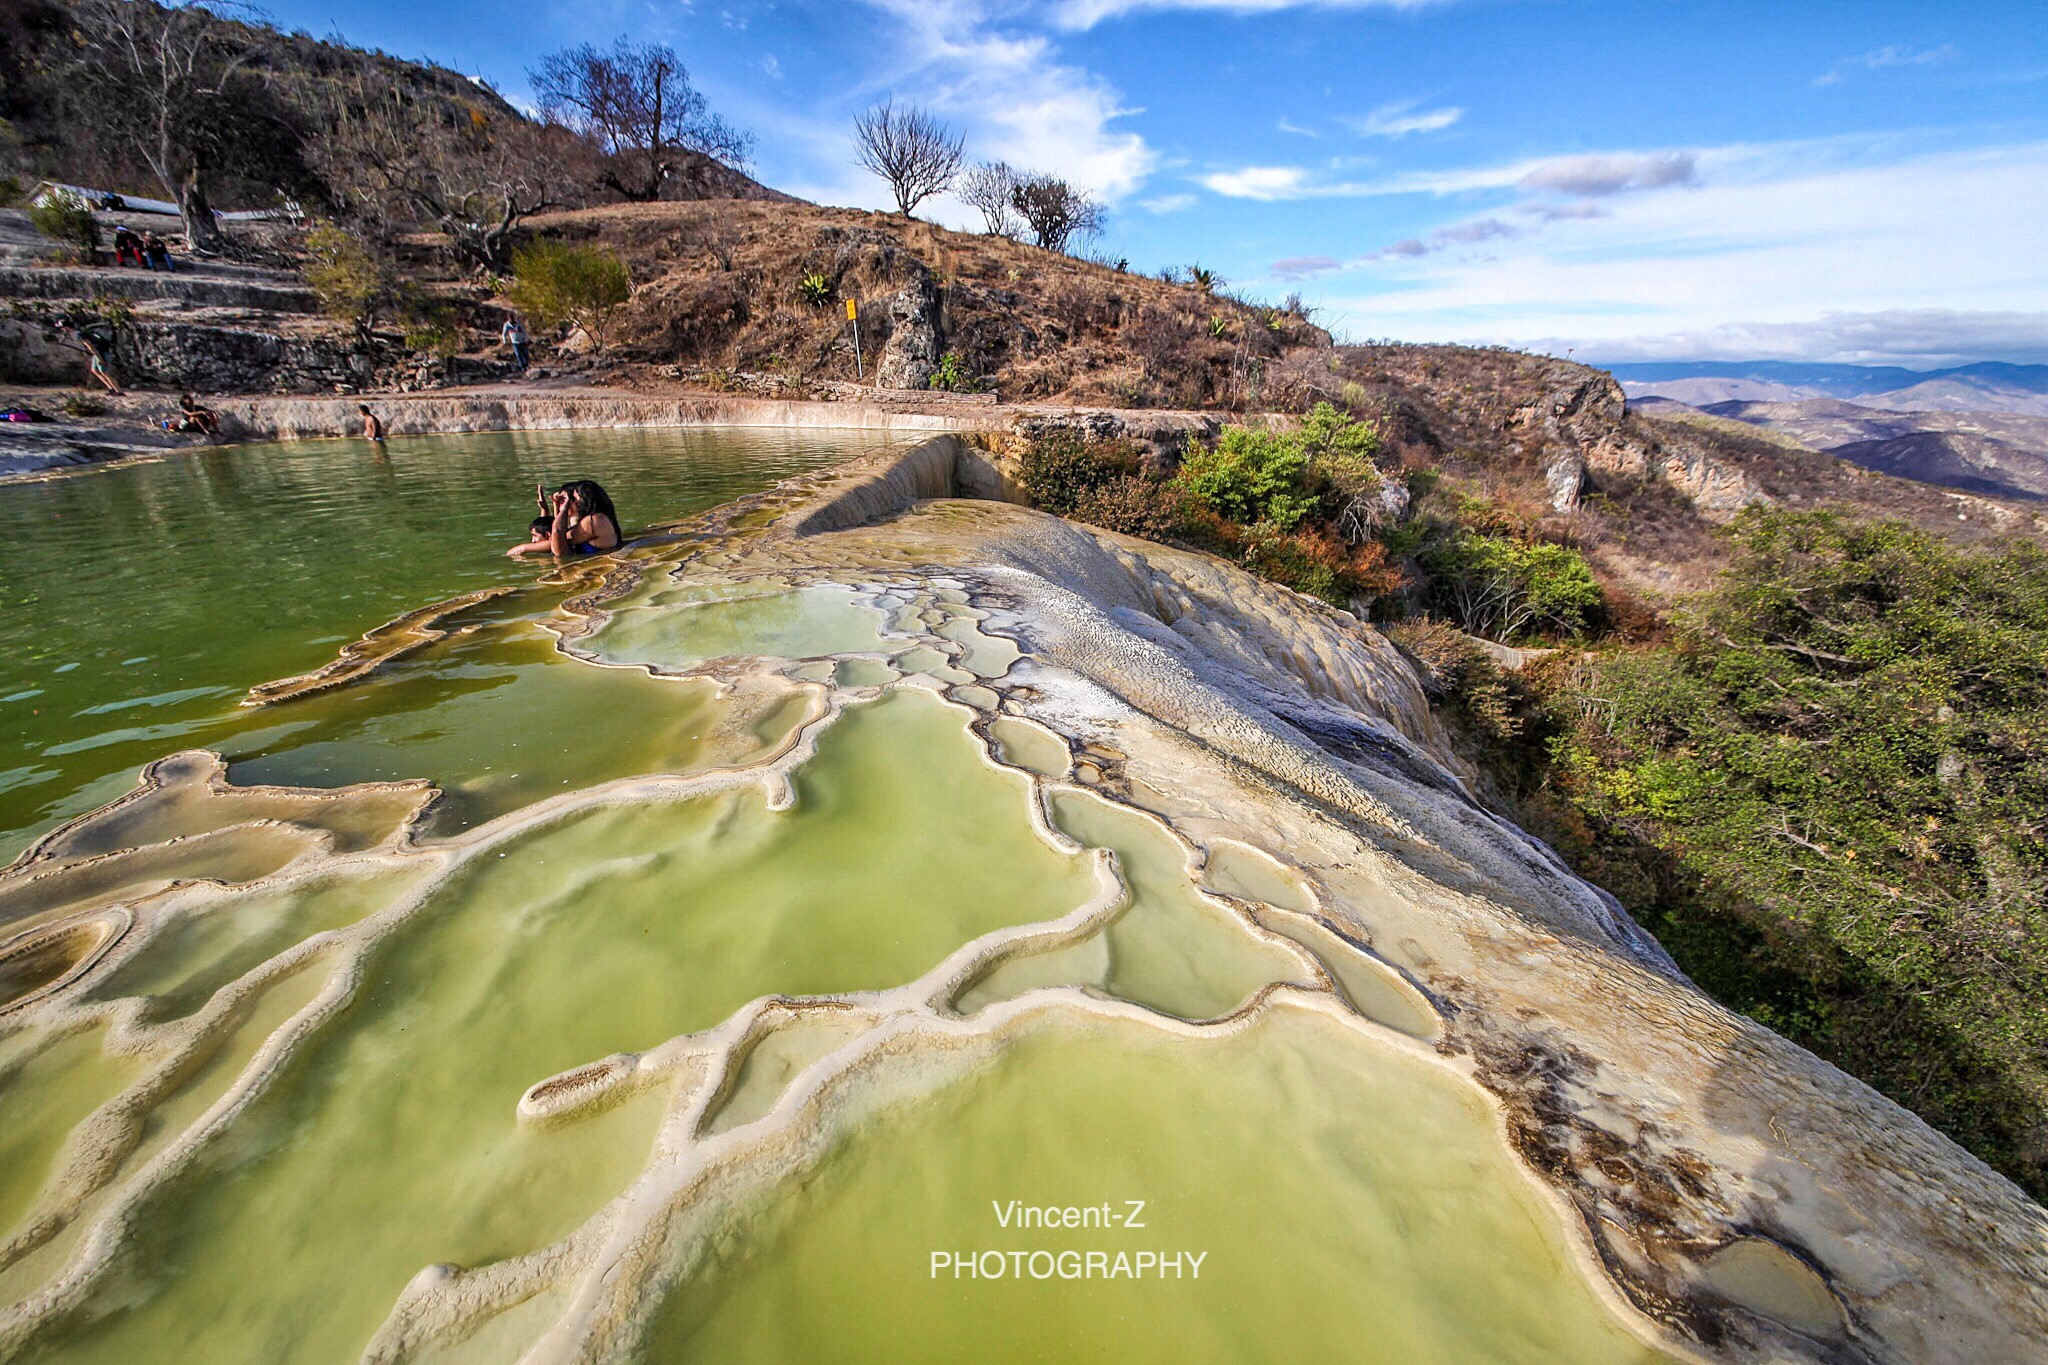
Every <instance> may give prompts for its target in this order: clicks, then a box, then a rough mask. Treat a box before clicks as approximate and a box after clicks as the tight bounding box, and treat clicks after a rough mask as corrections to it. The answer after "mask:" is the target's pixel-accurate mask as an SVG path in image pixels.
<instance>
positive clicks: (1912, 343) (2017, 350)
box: [1533, 308, 2048, 368]
mask: <svg viewBox="0 0 2048 1365" xmlns="http://www.w3.org/2000/svg"><path fill="white" fill-rule="evenodd" d="M1533 344H1535V345H1537V346H1539V347H1542V348H1544V349H1547V350H1551V351H1553V352H1555V351H1558V350H1562V349H1564V348H1565V347H1568V346H1571V345H1573V344H1574V343H1573V342H1572V341H1571V340H1569V339H1568V338H1562V337H1551V338H1545V339H1543V340H1540V341H1538V342H1535V343H1533ZM1592 349H1593V353H1594V354H1596V355H1597V356H1598V357H1599V359H1600V361H1601V362H1603V363H1606V364H1610V365H1618V364H1622V363H1625V362H1627V361H1631V360H1813V361H1824V362H1828V363H1832V364H1837V365H1906V366H1917V367H1926V368H1934V367H1938V366H1942V365H1958V364H1967V363H1968V362H1970V361H1973V360H2010V361H2016V362H2019V363H2023V364H2039V363H2043V362H2048V312H2040V313H2019V312H2011V311H1982V312H1970V311H1966V310H1960V309H1953V308H1918V309H1891V310H1888V311H1885V312H1877V313H1825V314H1822V315H1821V316H1820V317H1818V318H1812V319H1808V320H1805V321H1800V322H1726V323H1722V324H1721V325H1719V326H1717V327H1710V328H1707V329H1705V330H1703V331H1680V332H1670V333H1666V334H1664V335H1661V336H1640V337H1617V338H1612V339H1609V340H1606V341H1602V342H1599V343H1597V344H1596V345H1595V346H1594V347H1593V348H1592Z"/></svg>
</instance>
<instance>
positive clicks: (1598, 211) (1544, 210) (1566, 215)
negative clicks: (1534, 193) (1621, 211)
mask: <svg viewBox="0 0 2048 1365" xmlns="http://www.w3.org/2000/svg"><path fill="white" fill-rule="evenodd" d="M1613 211H1614V210H1612V209H1608V208H1602V207H1601V206H1600V205H1598V204H1596V203H1594V202H1593V201H1592V200H1590V199H1578V200H1573V201H1571V202H1568V203H1563V204H1559V203H1555V202H1552V201H1549V200H1545V201H1544V202H1543V203H1540V204H1524V205H1522V206H1521V207H1520V208H1519V209H1517V210H1516V212H1517V213H1526V214H1528V215H1529V216H1530V217H1531V218H1540V219H1542V220H1543V221H1544V222H1546V223H1568V222H1573V221H1575V220H1581V219H1586V218H1605V217H1606V216H1607V215H1608V214H1610V213H1612V212H1613Z"/></svg>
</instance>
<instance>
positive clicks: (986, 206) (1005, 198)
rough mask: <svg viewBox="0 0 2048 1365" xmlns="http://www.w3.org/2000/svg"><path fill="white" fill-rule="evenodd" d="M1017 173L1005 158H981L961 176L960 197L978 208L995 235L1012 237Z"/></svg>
mask: <svg viewBox="0 0 2048 1365" xmlns="http://www.w3.org/2000/svg"><path fill="white" fill-rule="evenodd" d="M1016 192H1017V173H1016V172H1015V171H1013V170H1011V169H1010V165H1009V163H1008V162H1006V161H984V162H982V163H980V164H979V165H977V166H975V167H974V169H972V170H970V171H969V172H967V174H966V175H964V176H962V177H961V179H960V198H961V200H962V201H963V202H964V203H965V204H966V205H967V207H969V208H971V209H979V210H980V211H981V221H982V222H983V223H985V224H986V225H987V227H988V231H990V232H992V233H994V234H995V235H996V236H998V237H1014V236H1015V235H1016V233H1017V220H1016V218H1015V217H1014V216H1012V215H1013V209H1014V204H1013V202H1012V201H1013V197H1014V196H1015V194H1016Z"/></svg>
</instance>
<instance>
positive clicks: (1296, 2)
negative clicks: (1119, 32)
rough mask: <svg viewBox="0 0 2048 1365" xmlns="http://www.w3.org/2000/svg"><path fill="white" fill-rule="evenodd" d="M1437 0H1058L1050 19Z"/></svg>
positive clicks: (1087, 21) (1077, 23) (1411, 5)
mask: <svg viewBox="0 0 2048 1365" xmlns="http://www.w3.org/2000/svg"><path fill="white" fill-rule="evenodd" d="M1438 2H1439V0H1058V3H1056V4H1055V5H1054V6H1053V9H1052V16H1053V22H1054V23H1056V24H1058V25H1059V26H1060V27H1061V28H1065V29H1090V28H1094V27H1095V26H1096V25H1097V24H1099V23H1102V22H1103V21H1104V20H1106V19H1121V18H1124V17H1126V16H1128V15H1132V14H1139V13H1144V12H1148V11H1149V12H1154V13H1157V12H1161V11H1167V10H1202V11H1208V12H1210V13H1223V14H1276V13H1279V12H1280V11H1282V10H1290V9H1423V8H1426V7H1428V6H1430V5H1432V4H1436V3H1438Z"/></svg>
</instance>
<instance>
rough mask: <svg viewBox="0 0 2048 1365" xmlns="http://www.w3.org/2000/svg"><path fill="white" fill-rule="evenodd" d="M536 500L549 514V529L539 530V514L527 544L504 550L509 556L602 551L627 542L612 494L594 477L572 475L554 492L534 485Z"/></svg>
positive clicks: (616, 547)
mask: <svg viewBox="0 0 2048 1365" xmlns="http://www.w3.org/2000/svg"><path fill="white" fill-rule="evenodd" d="M533 500H534V501H535V502H537V503H539V504H540V510H541V512H542V513H543V514H544V515H545V516H546V517H547V518H548V533H547V535H546V536H542V535H541V533H540V518H535V520H534V524H533V528H532V532H531V534H530V535H529V536H528V538H527V541H526V543H525V544H524V545H514V546H513V547H512V548H511V549H509V550H507V551H505V554H506V556H507V557H508V558H511V559H518V558H520V557H521V556H522V555H545V554H552V555H601V554H606V553H609V552H610V551H612V550H616V549H618V548H619V546H621V545H623V544H625V541H626V537H625V535H624V533H623V532H621V531H620V530H619V514H618V512H617V511H616V510H615V509H614V508H613V507H612V500H611V495H610V494H608V493H606V492H605V491H604V486H603V485H602V484H600V483H598V482H596V481H595V480H593V479H571V480H570V481H569V482H568V483H565V484H563V485H562V486H561V487H560V488H557V489H556V490H555V491H554V492H552V493H543V492H542V491H541V487H540V485H539V484H535V485H534V486H533Z"/></svg>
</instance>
